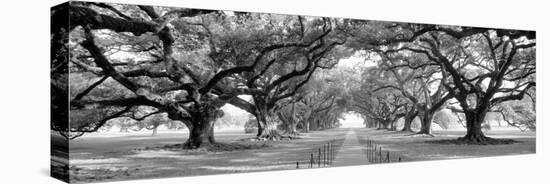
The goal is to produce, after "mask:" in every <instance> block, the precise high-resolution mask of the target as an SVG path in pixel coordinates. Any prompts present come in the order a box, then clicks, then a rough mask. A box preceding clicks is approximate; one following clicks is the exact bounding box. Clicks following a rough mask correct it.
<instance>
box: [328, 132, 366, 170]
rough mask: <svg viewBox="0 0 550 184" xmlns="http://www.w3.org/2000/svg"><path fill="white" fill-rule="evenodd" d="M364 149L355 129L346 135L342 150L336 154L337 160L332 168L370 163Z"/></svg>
mask: <svg viewBox="0 0 550 184" xmlns="http://www.w3.org/2000/svg"><path fill="white" fill-rule="evenodd" d="M363 149H364V148H363V147H362V146H361V144H359V140H358V139H357V136H356V135H355V131H354V130H353V128H350V129H349V130H348V133H347V134H346V139H345V140H344V143H343V144H342V147H341V148H340V150H338V153H337V154H336V158H335V159H334V162H333V164H332V166H336V167H337V166H351V165H365V164H368V163H369V161H368V160H367V157H366V155H365V152H363Z"/></svg>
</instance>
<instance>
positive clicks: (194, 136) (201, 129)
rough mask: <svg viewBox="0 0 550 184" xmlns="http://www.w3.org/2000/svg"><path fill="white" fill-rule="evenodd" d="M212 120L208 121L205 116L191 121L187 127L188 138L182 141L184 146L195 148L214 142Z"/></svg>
mask: <svg viewBox="0 0 550 184" xmlns="http://www.w3.org/2000/svg"><path fill="white" fill-rule="evenodd" d="M214 143H216V140H215V139H214V121H208V120H207V119H206V118H204V119H203V120H200V121H199V122H193V126H192V127H190V128H189V138H188V139H187V141H186V142H185V143H184V147H185V148H190V149H195V148H199V147H201V146H205V145H208V144H214Z"/></svg>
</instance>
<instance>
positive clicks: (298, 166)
mask: <svg viewBox="0 0 550 184" xmlns="http://www.w3.org/2000/svg"><path fill="white" fill-rule="evenodd" d="M296 169H300V162H299V161H296Z"/></svg>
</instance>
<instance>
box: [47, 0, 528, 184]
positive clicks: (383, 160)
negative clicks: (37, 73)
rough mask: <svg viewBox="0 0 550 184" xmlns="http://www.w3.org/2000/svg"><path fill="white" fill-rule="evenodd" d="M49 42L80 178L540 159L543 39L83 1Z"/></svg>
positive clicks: (56, 153) (70, 162)
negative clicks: (538, 134)
mask: <svg viewBox="0 0 550 184" xmlns="http://www.w3.org/2000/svg"><path fill="white" fill-rule="evenodd" d="M412 21H414V20H411V22H412ZM50 36H51V40H50V41H51V65H50V66H51V68H50V71H51V72H50V73H51V130H50V131H51V175H52V176H53V177H55V178H58V179H60V180H63V181H65V182H70V183H88V182H105V181H117V180H133V179H151V178H160V177H188V176H198V175H212V174H228V173H240V172H256V171H273V170H298V169H311V168H327V167H340V166H352V165H373V166H372V167H375V165H376V164H387V163H395V164H399V163H400V162H414V161H424V160H443V159H463V158H473V157H486V156H503V155H517V154H533V153H535V151H536V144H535V143H536V138H535V135H536V133H535V132H536V116H535V114H536V112H535V109H536V108H535V104H536V103H535V102H536V78H535V74H536V34H535V31H530V30H513V29H500V28H485V27H471V26H458V25H434V24H419V23H408V22H392V21H377V20H356V19H348V18H338V17H316V16H306V15H281V14H270V13H258V12H237V11H229V10H209V9H192V8H183V7H162V6H151V5H135V4H116V3H102V2H81V1H70V2H67V3H64V4H61V5H58V6H54V7H52V8H51V33H50Z"/></svg>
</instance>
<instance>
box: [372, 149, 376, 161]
mask: <svg viewBox="0 0 550 184" xmlns="http://www.w3.org/2000/svg"><path fill="white" fill-rule="evenodd" d="M376 150H377V147H376V145H374V152H373V153H374V154H373V155H372V156H373V157H372V161H373V162H374V163H376Z"/></svg>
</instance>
